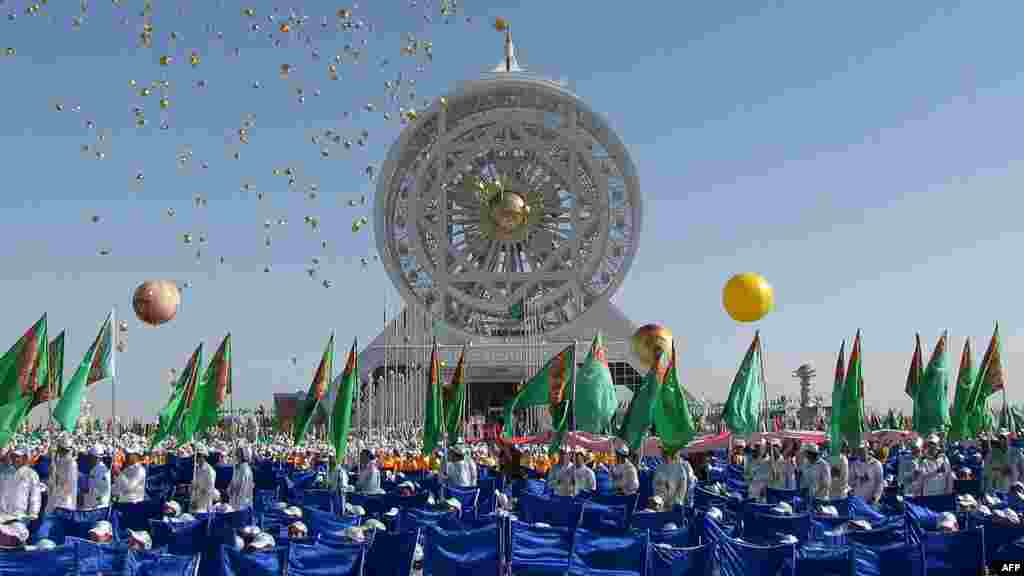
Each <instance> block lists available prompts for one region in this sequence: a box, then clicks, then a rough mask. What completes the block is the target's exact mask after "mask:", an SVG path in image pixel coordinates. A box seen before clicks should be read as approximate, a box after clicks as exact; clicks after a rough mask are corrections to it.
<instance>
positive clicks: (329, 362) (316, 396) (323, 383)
mask: <svg viewBox="0 0 1024 576" xmlns="http://www.w3.org/2000/svg"><path fill="white" fill-rule="evenodd" d="M333 370H334V334H333V333H332V334H331V338H330V339H329V340H328V341H327V347H326V348H324V353H323V355H322V356H321V357H320V364H319V365H318V366H317V368H316V374H315V375H314V376H313V382H312V383H311V384H310V385H309V392H307V393H306V399H305V401H303V403H302V405H301V406H299V411H298V413H296V414H295V424H294V426H295V428H294V430H293V432H294V438H295V444H296V445H298V444H301V443H302V440H303V438H304V437H305V436H306V430H307V429H308V428H309V423H310V422H312V421H313V416H314V415H315V414H316V409H317V408H318V407H319V406H320V401H321V400H323V398H324V395H325V394H327V386H328V385H329V384H330V383H331V378H332V372H333Z"/></svg>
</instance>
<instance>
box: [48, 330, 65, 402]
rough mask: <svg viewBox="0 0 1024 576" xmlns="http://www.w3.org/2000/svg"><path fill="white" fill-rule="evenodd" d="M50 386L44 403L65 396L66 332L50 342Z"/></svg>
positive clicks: (62, 332)
mask: <svg viewBox="0 0 1024 576" xmlns="http://www.w3.org/2000/svg"><path fill="white" fill-rule="evenodd" d="M48 362H49V366H47V368H48V370H49V380H48V381H49V385H47V386H46V390H47V394H46V398H45V399H44V402H45V401H46V400H50V399H51V398H60V397H61V395H62V394H64V331H63V330H61V331H60V334H58V335H57V337H56V338H54V339H53V342H50V347H49V357H48Z"/></svg>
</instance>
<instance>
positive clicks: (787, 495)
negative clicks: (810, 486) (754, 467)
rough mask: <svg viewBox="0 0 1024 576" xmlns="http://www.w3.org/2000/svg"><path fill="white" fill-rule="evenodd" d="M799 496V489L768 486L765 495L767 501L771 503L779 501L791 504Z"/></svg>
mask: <svg viewBox="0 0 1024 576" xmlns="http://www.w3.org/2000/svg"><path fill="white" fill-rule="evenodd" d="M799 497H800V491H799V490H780V489H777V488H768V490H767V492H766V495H765V501H767V502H768V503H769V504H778V503H779V502H789V503H790V504H793V503H794V502H795V501H796V499H797V498H799Z"/></svg>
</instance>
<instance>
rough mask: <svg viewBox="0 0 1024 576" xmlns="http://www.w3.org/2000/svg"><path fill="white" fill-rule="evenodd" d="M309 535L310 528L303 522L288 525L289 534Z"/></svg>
mask: <svg viewBox="0 0 1024 576" xmlns="http://www.w3.org/2000/svg"><path fill="white" fill-rule="evenodd" d="M293 532H295V533H299V534H309V528H307V527H306V525H305V524H304V523H303V522H292V523H291V524H289V525H288V533H289V534H291V533H293Z"/></svg>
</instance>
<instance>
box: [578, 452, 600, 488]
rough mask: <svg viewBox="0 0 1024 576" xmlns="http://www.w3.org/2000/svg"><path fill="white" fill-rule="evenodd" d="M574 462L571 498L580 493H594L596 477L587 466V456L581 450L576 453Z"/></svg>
mask: <svg viewBox="0 0 1024 576" xmlns="http://www.w3.org/2000/svg"><path fill="white" fill-rule="evenodd" d="M575 460H576V462H574V465H573V472H572V479H573V494H572V495H573V496H576V495H577V494H579V493H580V492H596V491H597V476H596V475H595V474H594V471H593V470H591V469H590V467H589V466H587V454H586V452H584V451H583V449H582V448H581V449H579V450H577V451H576V455H575Z"/></svg>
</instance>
